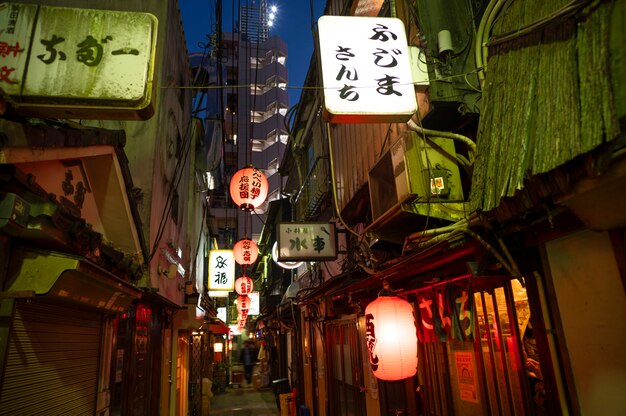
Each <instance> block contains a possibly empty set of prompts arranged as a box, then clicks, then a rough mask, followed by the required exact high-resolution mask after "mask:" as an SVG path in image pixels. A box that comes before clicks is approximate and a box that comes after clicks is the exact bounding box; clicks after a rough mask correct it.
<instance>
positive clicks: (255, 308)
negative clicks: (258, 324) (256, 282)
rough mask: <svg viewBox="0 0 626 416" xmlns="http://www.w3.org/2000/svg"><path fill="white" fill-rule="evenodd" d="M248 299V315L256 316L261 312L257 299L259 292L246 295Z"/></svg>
mask: <svg viewBox="0 0 626 416" xmlns="http://www.w3.org/2000/svg"><path fill="white" fill-rule="evenodd" d="M248 297H249V298H250V309H248V315H258V314H259V313H260V311H261V304H260V299H259V292H250V293H248Z"/></svg>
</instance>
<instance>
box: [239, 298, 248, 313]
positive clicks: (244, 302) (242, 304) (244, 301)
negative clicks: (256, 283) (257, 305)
mask: <svg viewBox="0 0 626 416" xmlns="http://www.w3.org/2000/svg"><path fill="white" fill-rule="evenodd" d="M248 309H250V297H249V296H239V297H238V298H237V310H238V311H240V312H241V311H247V310H248Z"/></svg>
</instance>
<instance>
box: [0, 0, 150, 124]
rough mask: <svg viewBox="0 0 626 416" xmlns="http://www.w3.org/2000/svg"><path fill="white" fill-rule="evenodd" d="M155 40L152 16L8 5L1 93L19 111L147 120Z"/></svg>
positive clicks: (3, 17)
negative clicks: (2, 92) (6, 95)
mask: <svg viewBox="0 0 626 416" xmlns="http://www.w3.org/2000/svg"><path fill="white" fill-rule="evenodd" d="M77 22H79V23H78V24H77ZM156 36H157V19H156V18H155V17H154V16H153V15H151V14H149V13H136V12H120V11H112V10H93V9H73V8H67V7H50V6H38V5H28V4H19V3H4V4H2V5H0V44H1V45H3V51H4V52H3V53H1V54H0V67H1V68H2V71H1V72H0V88H1V89H2V90H3V91H4V92H5V93H6V94H8V95H9V97H10V99H11V101H13V102H14V104H15V106H16V107H17V108H18V109H19V108H26V109H27V110H28V109H29V108H30V109H31V111H33V110H32V108H33V107H36V108H37V109H38V111H50V112H54V111H57V112H60V111H66V112H67V114H68V115H74V114H75V113H81V112H82V113H86V112H88V111H91V113H89V114H90V115H91V116H92V118H105V119H106V118H113V117H112V116H111V113H114V115H115V118H133V119H141V118H147V117H149V116H150V115H151V114H152V113H153V109H150V110H149V111H143V110H145V109H146V107H148V106H151V99H152V82H153V72H154V55H155V50H156ZM43 108H45V110H44V109H43ZM60 109H64V110H60ZM96 109H97V110H98V111H95V110H96ZM120 109H121V110H130V111H127V113H124V112H123V111H119V110H120ZM105 110H111V112H107V111H105ZM113 110H116V111H113ZM92 113H93V114H92ZM140 113H141V114H140ZM146 113H147V114H146ZM124 114H127V116H126V117H124ZM142 114H143V115H142Z"/></svg>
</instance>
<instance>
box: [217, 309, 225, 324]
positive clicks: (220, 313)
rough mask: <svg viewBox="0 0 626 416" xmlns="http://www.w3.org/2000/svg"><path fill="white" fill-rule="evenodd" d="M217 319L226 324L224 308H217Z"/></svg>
mask: <svg viewBox="0 0 626 416" xmlns="http://www.w3.org/2000/svg"><path fill="white" fill-rule="evenodd" d="M217 319H220V320H221V321H222V322H227V319H228V318H227V317H226V308H225V307H219V308H217Z"/></svg>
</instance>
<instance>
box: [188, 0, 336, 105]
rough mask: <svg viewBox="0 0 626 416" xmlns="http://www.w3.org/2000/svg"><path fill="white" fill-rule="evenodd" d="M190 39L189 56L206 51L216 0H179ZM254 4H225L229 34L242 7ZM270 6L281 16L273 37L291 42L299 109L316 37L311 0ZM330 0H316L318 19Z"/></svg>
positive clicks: (227, 0)
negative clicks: (299, 101) (313, 31)
mask: <svg viewBox="0 0 626 416" xmlns="http://www.w3.org/2000/svg"><path fill="white" fill-rule="evenodd" d="M178 3H179V6H180V9H181V13H182V18H183V26H184V30H185V37H186V38H187V48H188V50H189V53H192V52H198V51H201V50H202V47H201V46H199V44H200V43H206V42H207V41H208V38H207V35H208V34H212V33H214V32H215V23H216V18H215V0H179V1H178ZM252 4H253V0H223V1H222V15H223V17H222V24H223V30H224V31H225V32H230V31H231V30H232V27H233V24H234V23H235V21H234V20H233V17H232V16H233V11H234V13H235V16H238V14H239V13H238V9H239V6H240V5H241V6H251V5H252ZM268 4H269V5H276V7H277V8H278V14H277V18H276V21H275V24H274V26H273V27H272V28H270V36H272V35H278V36H280V37H281V38H283V39H284V40H285V41H286V42H287V69H288V70H289V84H288V85H289V86H290V87H292V88H289V100H290V103H289V104H290V105H292V106H293V105H295V104H296V103H297V102H298V100H299V98H300V92H301V89H299V88H293V87H301V86H302V85H303V84H304V78H305V77H306V72H307V70H308V68H309V62H310V60H311V54H312V53H313V35H312V32H311V12H310V1H309V0H268ZM325 4H326V0H314V18H313V21H314V22H315V24H317V19H318V18H319V17H320V16H321V15H322V12H323V10H324V5H325Z"/></svg>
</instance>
